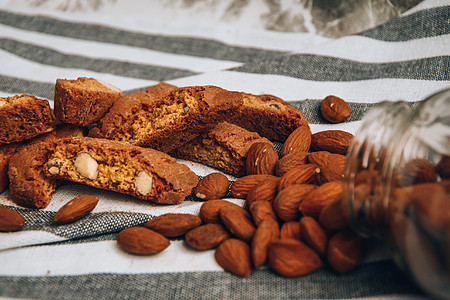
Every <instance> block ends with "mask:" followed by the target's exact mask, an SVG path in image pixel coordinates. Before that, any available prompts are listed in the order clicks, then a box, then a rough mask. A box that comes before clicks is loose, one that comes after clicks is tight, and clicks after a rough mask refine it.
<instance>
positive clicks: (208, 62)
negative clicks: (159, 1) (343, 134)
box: [0, 0, 450, 299]
mask: <svg viewBox="0 0 450 300" xmlns="http://www.w3.org/2000/svg"><path fill="white" fill-rule="evenodd" d="M445 2H446V1H432V0H431V1H423V2H422V3H421V4H420V5H418V6H416V7H415V8H414V9H412V10H410V11H407V12H405V13H404V14H403V15H401V16H400V17H398V18H396V19H394V20H391V21H389V22H388V23H386V24H383V25H380V26H377V27H375V28H373V29H370V30H367V31H365V32H362V33H360V34H355V35H351V36H345V37H342V38H338V39H330V38H324V37H321V36H318V35H314V34H308V33H279V32H271V31H264V30H256V29H250V28H239V29H237V28H234V27H231V26H227V25H224V24H219V25H218V26H210V27H204V26H203V27H202V26H200V25H196V24H195V23H194V22H190V23H189V22H187V20H183V19H176V20H174V19H171V18H170V17H168V18H167V19H168V22H167V23H156V22H154V21H152V20H148V19H145V18H142V17H141V18H136V19H132V18H130V17H127V16H124V17H123V18H115V17H114V18H113V17H108V15H101V16H99V15H96V14H94V13H89V14H82V15H80V14H79V15H74V14H62V13H56V12H54V11H48V12H45V13H44V12H39V13H37V12H36V11H33V10H25V9H20V10H19V9H14V8H13V7H9V6H8V7H6V6H5V7H2V5H1V4H2V3H1V2H0V66H1V67H0V96H1V97H6V96H11V95H16V94H31V95H35V96H37V97H39V98H44V99H48V100H49V101H50V103H51V104H52V99H53V92H54V84H55V81H56V79H57V78H70V79H75V78H77V77H82V76H84V77H94V78H98V79H101V80H103V81H106V82H109V83H111V84H113V85H115V86H117V87H119V88H120V89H122V90H124V91H125V93H132V92H136V91H139V90H142V89H145V88H146V87H148V86H150V85H154V84H156V83H158V82H161V81H165V82H168V83H171V84H174V85H177V86H188V85H217V86H220V87H223V88H225V89H229V90H237V91H244V92H249V93H254V94H273V95H276V96H278V97H281V98H283V99H284V100H286V101H288V102H289V103H290V104H291V105H292V106H294V107H295V108H297V109H299V110H300V111H302V112H303V114H304V115H305V117H306V118H307V120H308V121H309V123H310V125H311V128H312V131H313V132H318V131H322V130H327V129H342V130H345V131H348V132H351V133H356V132H357V130H358V127H359V125H360V123H361V119H362V118H363V116H364V113H365V112H366V111H367V110H368V109H370V108H371V107H373V106H374V105H376V104H377V103H379V102H381V101H384V100H388V101H396V100H404V101H406V102H408V103H410V104H411V105H416V104H417V103H419V102H420V101H421V100H423V99H424V98H425V97H426V96H428V95H430V94H432V93H435V92H437V91H439V90H442V89H444V88H448V87H450V74H449V69H450V64H449V62H450V26H449V24H450V6H449V5H447V4H445ZM327 95H336V96H339V97H342V98H343V99H345V100H346V101H348V102H349V104H350V106H351V108H352V116H351V117H350V118H349V119H348V120H346V121H345V122H344V123H341V124H329V123H327V122H325V121H324V120H323V119H322V118H321V117H320V114H319V106H320V101H321V100H322V99H323V98H324V97H326V96H327ZM275 146H276V147H277V149H278V150H279V149H280V147H281V145H280V144H279V143H275ZM179 162H181V163H184V164H186V165H188V166H189V167H190V168H191V169H192V170H193V171H194V172H195V173H196V174H197V175H198V176H199V178H201V177H202V176H205V175H207V174H209V173H211V172H214V171H215V170H214V169H212V168H209V167H206V166H203V165H201V164H197V163H193V162H189V161H183V160H179ZM228 177H229V179H230V180H231V181H233V180H235V179H236V178H234V177H232V176H228ZM80 194H91V195H94V196H98V197H99V199H100V201H99V203H98V205H97V207H96V208H95V209H94V211H93V212H92V213H91V214H90V215H88V216H87V217H85V218H83V219H81V220H79V221H77V222H74V223H71V224H67V225H58V226H57V225H54V224H53V223H52V218H53V215H54V213H55V212H56V211H57V210H58V209H59V208H60V207H61V206H62V205H64V204H65V203H66V202H67V201H69V200H70V199H72V198H74V197H76V196H78V195H80ZM227 196H228V198H227V199H229V200H230V201H233V202H235V203H237V204H240V205H243V204H244V202H243V201H242V200H239V199H233V198H230V195H227ZM202 203H203V202H202V201H200V200H199V199H197V198H196V197H195V196H193V195H191V196H188V197H187V199H186V200H185V201H184V202H183V203H182V204H180V205H173V206H167V205H165V206H162V205H154V204H149V203H147V202H144V201H141V200H139V199H136V198H133V197H131V196H127V195H122V194H118V193H114V192H109V191H103V190H98V189H95V188H92V187H87V186H83V185H79V184H74V183H65V184H64V185H62V186H61V187H59V188H58V190H57V191H56V193H55V194H54V196H53V199H52V202H51V203H50V204H49V206H48V207H47V208H45V209H42V210H33V209H26V208H23V207H19V206H17V205H16V204H15V203H14V202H13V201H12V200H11V199H10V198H9V192H8V190H6V191H5V192H3V193H2V194H1V195H0V205H4V206H7V207H10V208H12V209H14V210H16V211H18V212H19V213H20V214H21V215H23V216H24V217H25V219H26V223H25V225H24V227H23V228H22V230H21V231H19V232H14V233H0V297H9V298H39V299H141V298H144V299H148V298H156V299H159V298H164V299H191V298H192V299H218V298H220V299H312V298H314V299H425V298H426V297H427V296H426V295H424V294H423V293H422V292H421V291H420V290H419V289H418V288H417V287H416V286H415V285H414V284H413V283H412V282H411V281H410V280H409V279H408V278H407V277H406V276H405V275H404V274H403V273H402V272H401V271H400V270H399V269H398V268H397V267H396V266H395V265H394V263H393V261H392V260H391V259H390V257H389V255H388V253H387V252H386V250H385V249H384V247H383V244H382V242H381V241H378V240H368V243H369V247H368V249H369V251H368V252H369V253H368V255H367V259H366V261H365V263H364V264H363V265H362V266H361V267H359V268H358V269H356V270H354V271H353V272H350V273H348V274H345V275H338V274H336V273H335V272H333V271H332V270H331V268H329V267H328V266H326V265H325V266H324V267H323V268H321V269H320V270H319V271H316V272H314V273H312V274H309V275H306V276H303V277H299V278H285V277H281V276H278V275H276V274H274V273H273V272H271V271H270V270H269V269H267V268H265V267H264V268H260V269H257V270H255V272H254V273H253V274H252V275H251V276H249V277H248V278H245V279H242V278H240V277H237V276H235V275H233V274H230V273H228V272H225V271H223V270H222V269H221V268H220V267H219V266H218V265H217V263H216V262H215V260H214V251H212V250H211V251H203V252H201V251H194V250H193V249H191V248H189V247H188V246H186V245H185V243H184V242H183V241H182V240H181V239H173V240H172V241H171V245H170V247H169V248H167V249H166V250H165V251H163V252H162V253H160V254H158V255H155V256H149V257H143V256H135V255H130V254H127V253H125V252H124V251H122V250H120V249H119V248H118V246H117V244H116V242H115V238H116V236H117V233H118V232H119V231H120V230H121V229H124V228H127V227H130V226H137V225H142V224H144V223H145V222H146V221H148V220H149V219H151V218H153V217H155V216H158V215H161V214H164V213H168V212H175V213H192V214H198V212H199V209H200V206H201V204H202Z"/></svg>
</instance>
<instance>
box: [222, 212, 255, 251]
mask: <svg viewBox="0 0 450 300" xmlns="http://www.w3.org/2000/svg"><path fill="white" fill-rule="evenodd" d="M220 220H221V221H222V223H223V225H224V226H225V227H226V228H227V229H228V231H229V232H231V233H232V234H233V235H234V236H235V237H237V238H238V239H241V240H243V241H245V242H247V243H250V242H251V240H252V238H253V235H254V234H255V231H256V227H255V225H254V224H253V222H252V220H251V218H250V217H249V214H248V212H247V211H246V210H245V209H244V208H242V207H239V208H236V207H230V206H225V207H222V208H221V209H220Z"/></svg>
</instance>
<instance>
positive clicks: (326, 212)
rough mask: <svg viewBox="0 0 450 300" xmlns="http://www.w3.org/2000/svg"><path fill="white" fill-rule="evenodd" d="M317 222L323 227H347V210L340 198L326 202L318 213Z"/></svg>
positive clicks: (335, 228) (336, 228) (333, 228)
mask: <svg viewBox="0 0 450 300" xmlns="http://www.w3.org/2000/svg"><path fill="white" fill-rule="evenodd" d="M319 223H320V225H321V226H322V227H323V228H326V229H330V230H342V229H344V228H346V227H348V212H347V211H346V209H345V206H344V203H342V201H341V199H337V200H334V201H331V202H329V203H327V204H326V205H325V206H324V207H323V208H322V210H321V211H320V214H319Z"/></svg>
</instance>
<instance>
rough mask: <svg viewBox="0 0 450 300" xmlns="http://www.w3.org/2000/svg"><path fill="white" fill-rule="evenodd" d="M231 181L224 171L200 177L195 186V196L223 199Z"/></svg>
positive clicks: (207, 198)
mask: <svg viewBox="0 0 450 300" xmlns="http://www.w3.org/2000/svg"><path fill="white" fill-rule="evenodd" d="M229 186H230V181H229V180H228V178H227V177H226V176H225V175H223V174H222V173H218V172H215V173H210V174H208V175H206V176H205V177H203V178H202V179H200V181H199V182H198V184H197V186H196V187H195V196H196V197H198V198H200V199H202V200H211V199H221V198H223V197H225V195H226V194H227V192H228V188H229Z"/></svg>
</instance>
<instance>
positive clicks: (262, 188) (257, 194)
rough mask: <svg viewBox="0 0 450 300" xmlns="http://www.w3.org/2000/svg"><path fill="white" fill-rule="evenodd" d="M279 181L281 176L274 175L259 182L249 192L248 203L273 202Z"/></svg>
mask: <svg viewBox="0 0 450 300" xmlns="http://www.w3.org/2000/svg"><path fill="white" fill-rule="evenodd" d="M279 182H280V177H275V176H274V177H270V178H267V179H266V180H264V181H262V182H260V183H258V184H257V185H256V186H255V187H253V188H252V189H251V190H250V191H249V192H248V194H247V198H246V202H247V205H250V204H251V203H253V202H255V201H268V202H272V201H273V199H275V196H276V195H277V189H278V184H279Z"/></svg>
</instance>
